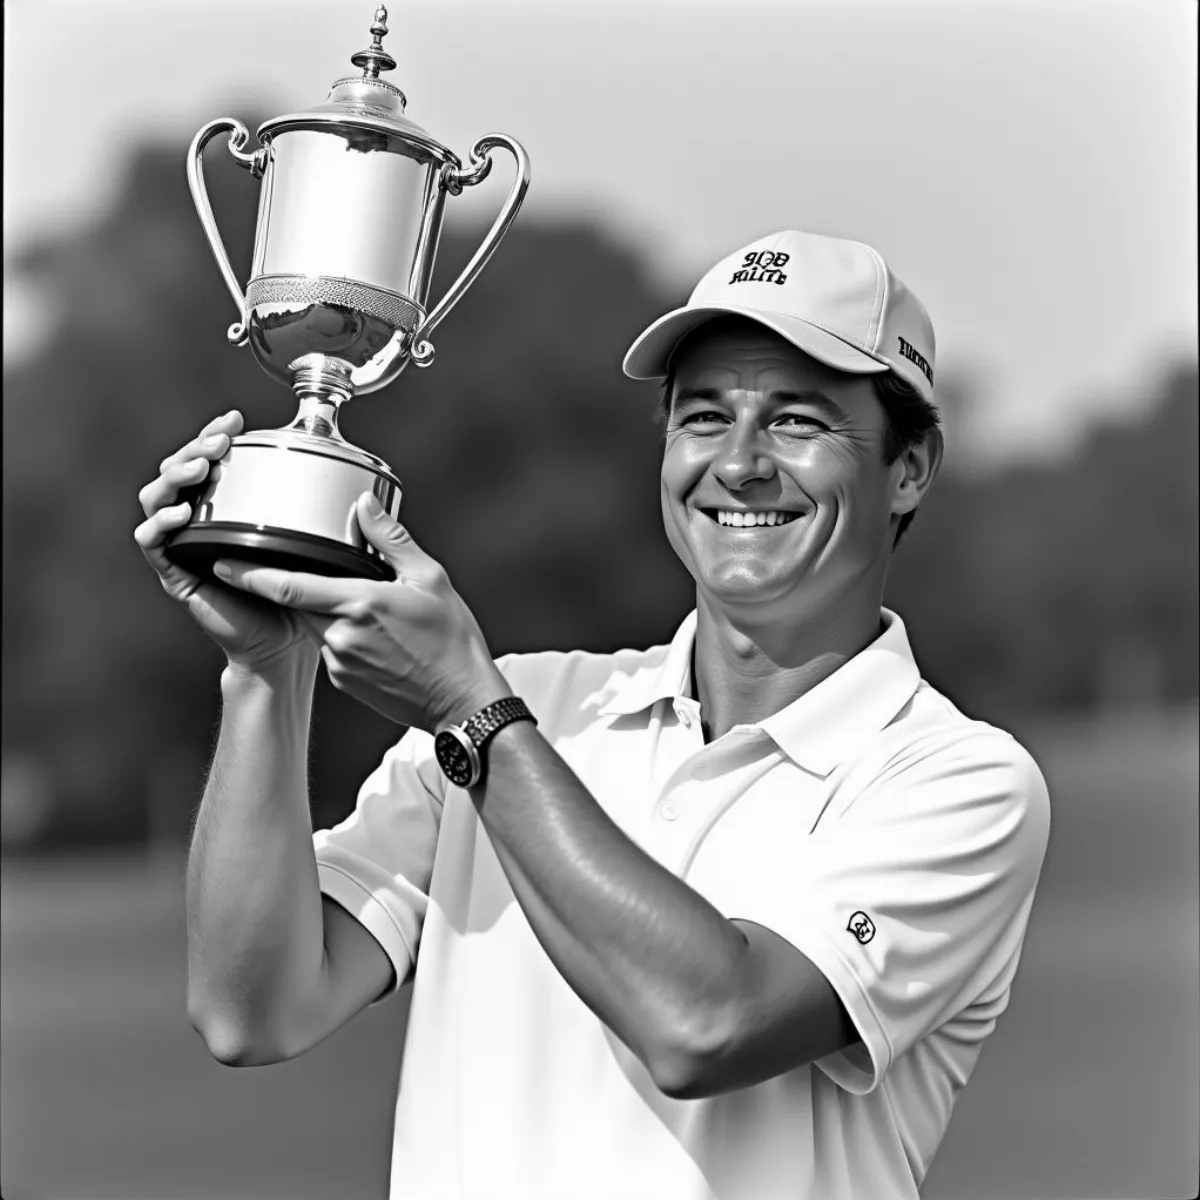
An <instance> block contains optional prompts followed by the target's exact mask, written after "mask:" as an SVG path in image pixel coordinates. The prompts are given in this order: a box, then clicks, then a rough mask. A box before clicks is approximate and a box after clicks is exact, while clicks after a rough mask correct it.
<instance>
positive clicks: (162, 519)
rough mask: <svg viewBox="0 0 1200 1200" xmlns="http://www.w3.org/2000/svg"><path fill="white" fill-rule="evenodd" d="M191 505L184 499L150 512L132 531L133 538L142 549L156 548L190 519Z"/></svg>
mask: <svg viewBox="0 0 1200 1200" xmlns="http://www.w3.org/2000/svg"><path fill="white" fill-rule="evenodd" d="M191 517H192V506H191V505H190V504H189V503H187V501H184V502H183V503H180V504H170V505H167V506H166V507H164V508H160V509H159V510H158V511H157V512H155V513H152V514H151V515H150V516H149V517H147V519H146V520H145V521H143V522H142V523H141V524H140V525H139V526H138V527H137V528H136V529H135V530H134V531H133V540H134V541H135V542H137V544H138V545H139V546H140V547H141V548H142V549H143V550H156V549H158V547H160V546H161V545H162V544H163V543H164V542H165V541H166V540H167V537H168V535H169V534H171V533H173V532H174V531H175V530H176V529H182V528H183V526H184V525H186V524H187V523H188V521H190V520H191Z"/></svg>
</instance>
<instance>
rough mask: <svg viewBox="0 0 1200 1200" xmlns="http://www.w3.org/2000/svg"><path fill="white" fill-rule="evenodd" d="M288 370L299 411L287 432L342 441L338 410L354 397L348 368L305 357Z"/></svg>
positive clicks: (321, 357) (336, 362)
mask: <svg viewBox="0 0 1200 1200" xmlns="http://www.w3.org/2000/svg"><path fill="white" fill-rule="evenodd" d="M291 370H292V390H293V391H294V392H295V393H296V395H297V396H298V397H299V399H300V408H299V409H298V410H297V412H296V419H295V420H294V421H293V422H292V423H291V425H289V426H288V428H289V429H295V430H299V431H300V432H302V433H311V434H316V435H317V436H318V437H327V438H332V439H334V440H335V441H339V442H340V441H342V440H343V439H342V435H341V433H340V432H339V431H338V427H337V419H338V410H339V409H340V408H341V406H342V405H343V404H344V403H345V402H346V401H347V400H349V399H350V397H351V396H353V395H354V385H353V384H352V383H351V382H350V368H349V366H347V365H346V364H345V363H343V362H342V361H341V360H340V359H336V358H327V357H326V356H325V355H324V354H306V355H304V357H303V358H298V359H297V360H296V361H295V362H294V363H292V365H291Z"/></svg>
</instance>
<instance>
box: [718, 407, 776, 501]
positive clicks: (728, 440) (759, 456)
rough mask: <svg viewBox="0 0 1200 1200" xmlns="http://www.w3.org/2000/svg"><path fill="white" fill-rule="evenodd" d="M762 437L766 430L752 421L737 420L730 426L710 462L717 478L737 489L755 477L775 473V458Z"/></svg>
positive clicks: (727, 485) (764, 436) (755, 478)
mask: <svg viewBox="0 0 1200 1200" xmlns="http://www.w3.org/2000/svg"><path fill="white" fill-rule="evenodd" d="M765 438H766V434H765V431H764V430H761V429H759V428H758V427H757V426H755V425H754V424H752V423H751V422H742V421H739V422H736V423H735V424H733V425H731V426H730V428H729V430H728V432H727V433H726V434H725V437H724V438H723V439H722V444H721V447H720V450H719V452H718V453H717V457H716V461H715V463H714V464H713V469H714V471H715V473H716V475H717V478H718V479H720V481H721V482H722V483H723V484H725V486H726V487H728V488H730V489H731V490H734V491H737V490H738V489H739V488H743V487H745V486H746V484H748V483H751V482H753V481H754V480H758V479H771V478H773V477H774V476H775V474H776V467H775V460H774V459H773V458H772V457H771V454H770V453H769V449H768V447H767V445H766V442H765Z"/></svg>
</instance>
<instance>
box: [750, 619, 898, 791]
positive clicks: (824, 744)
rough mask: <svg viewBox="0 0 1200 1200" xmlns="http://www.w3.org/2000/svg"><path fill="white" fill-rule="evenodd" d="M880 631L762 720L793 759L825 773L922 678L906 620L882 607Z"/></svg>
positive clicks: (879, 726) (883, 723)
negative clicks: (826, 673) (810, 687)
mask: <svg viewBox="0 0 1200 1200" xmlns="http://www.w3.org/2000/svg"><path fill="white" fill-rule="evenodd" d="M881 616H882V618H883V632H882V633H880V635H879V636H878V637H877V638H876V639H875V640H874V641H873V642H871V643H869V644H868V645H867V646H865V647H864V648H863V649H862V650H860V651H859V652H858V653H857V654H856V655H855V656H854V657H853V658H851V659H849V660H848V661H847V662H844V663H843V664H842V665H841V666H840V667H838V669H837V670H836V671H834V672H833V674H832V675H829V676H827V677H826V678H824V679H822V680H821V682H820V683H818V684H817V686H816V687H814V688H812V689H810V690H809V691H807V692H805V693H804V695H803V696H801V697H800V698H799V699H798V700H793V701H792V703H791V704H789V705H788V706H787V707H786V708H781V709H780V710H779V712H777V713H772V714H771V716H769V717H767V719H766V720H765V721H762V722H761V727H762V729H763V731H764V732H765V733H767V734H769V735H770V736H771V738H772V739H774V741H775V743H776V745H778V747H779V748H780V750H782V751H783V752H784V754H786V755H787V756H788V758H790V759H791V760H792V761H793V762H795V763H797V764H799V765H800V766H802V767H804V768H805V770H809V771H813V772H814V773H816V774H817V775H822V776H824V775H828V774H829V773H830V772H831V771H832V770H833V769H834V768H835V767H836V766H838V764H839V763H841V762H843V761H844V760H845V759H846V758H848V757H849V756H850V755H851V754H853V753H854V752H855V751H856V750H858V749H859V748H860V747H861V746H862V745H863V743H864V742H865V741H866V740H867V739H868V738H869V737H871V736H872V735H874V734H876V733H878V732H879V731H880V730H881V729H883V728H884V727H885V726H886V725H887V724H888V723H889V722H890V721H891V720H892V718H893V717H894V716H895V715H896V714H897V713H898V712H899V711H900V710H901V709H902V708H903V707H904V706H905V705H906V704H907V703H908V702H909V701H910V700H911V699H912V698H913V696H914V695H915V694H916V691H917V688H918V687H919V686H920V683H921V672H920V671H919V670H918V669H917V664H916V660H915V659H914V658H913V654H912V648H911V647H910V646H909V644H908V633H907V632H906V630H905V628H904V622H903V621H902V620H901V619H900V618H899V617H898V616H897V615H896V614H895V613H894V612H891V611H890V610H889V609H886V608H885V609H883V610H882V611H881Z"/></svg>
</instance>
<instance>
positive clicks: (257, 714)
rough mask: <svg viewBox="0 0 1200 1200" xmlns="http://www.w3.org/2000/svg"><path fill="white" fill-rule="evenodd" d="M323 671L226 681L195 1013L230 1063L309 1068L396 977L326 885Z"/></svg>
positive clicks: (191, 922) (193, 900) (193, 929)
mask: <svg viewBox="0 0 1200 1200" xmlns="http://www.w3.org/2000/svg"><path fill="white" fill-rule="evenodd" d="M317 661H318V658H317V652H316V649H315V648H313V650H312V652H311V653H308V654H306V655H305V656H304V658H303V659H296V658H291V659H287V660H285V661H281V662H280V663H278V664H276V665H275V666H274V667H271V668H264V669H263V670H262V671H260V672H254V673H251V672H247V671H239V670H237V669H235V668H226V670H225V671H224V672H223V674H222V677H221V690H222V696H223V709H222V716H221V732H220V735H219V738H218V742H217V748H216V752H215V755H214V757H213V763H212V768H211V770H210V772H209V777H208V783H207V786H206V787H205V791H204V798H203V801H202V802H201V806H200V812H199V816H198V818H197V822H196V829H195V833H194V835H193V838H192V846H191V851H190V853H189V857H188V871H187V935H188V1014H189V1016H190V1018H191V1021H192V1024H193V1025H194V1026H195V1027H196V1029H197V1030H198V1031H199V1032H200V1033H201V1035H202V1036H203V1037H204V1040H205V1042H206V1043H207V1045H208V1047H209V1050H210V1051H211V1052H212V1054H213V1055H214V1056H215V1057H216V1058H218V1059H219V1060H220V1061H221V1062H224V1063H228V1064H229V1065H236V1066H254V1065H258V1064H261V1063H269V1062H278V1061H281V1060H283V1059H287V1058H293V1057H295V1056H296V1055H297V1054H300V1053H302V1052H303V1051H305V1050H307V1049H308V1048H309V1047H311V1046H313V1045H315V1044H316V1043H317V1042H319V1041H321V1040H322V1039H323V1038H325V1037H327V1036H328V1035H329V1034H331V1033H332V1032H334V1030H336V1029H338V1028H339V1027H340V1026H341V1025H343V1024H344V1023H345V1022H346V1021H348V1020H349V1019H350V1018H351V1017H352V1016H354V1015H355V1013H357V1012H359V1011H360V1010H361V1009H362V1008H364V1007H366V1005H367V1004H369V1003H370V1002H371V1001H372V1000H374V999H376V998H377V997H378V996H379V995H380V994H381V993H382V992H383V991H384V990H385V989H386V988H387V987H388V986H390V984H391V981H392V979H393V976H394V971H393V967H392V965H391V961H390V960H389V958H388V956H387V954H386V953H385V952H384V951H383V949H382V948H381V947H380V945H379V943H378V942H376V941H375V939H374V938H373V937H372V936H371V934H369V933H368V932H367V931H366V930H365V929H364V928H363V927H362V926H361V925H360V924H359V923H358V921H356V920H355V919H354V918H353V917H352V916H350V915H349V914H348V913H346V912H345V910H343V909H341V908H340V907H339V906H338V905H337V904H335V903H334V902H333V901H332V900H329V899H327V898H325V897H323V896H322V895H321V891H320V888H319V886H318V883H317V865H316V857H315V854H314V851H313V841H312V819H311V816H310V814H309V801H308V770H307V755H308V731H309V720H310V715H311V703H312V688H313V680H314V677H315V672H316V667H317Z"/></svg>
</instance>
